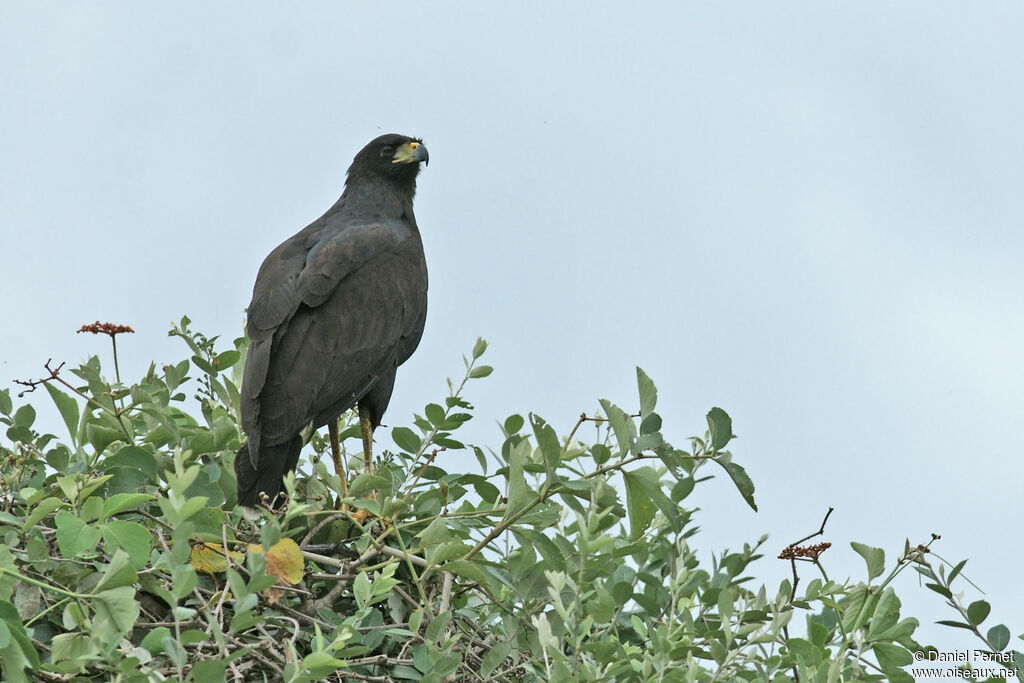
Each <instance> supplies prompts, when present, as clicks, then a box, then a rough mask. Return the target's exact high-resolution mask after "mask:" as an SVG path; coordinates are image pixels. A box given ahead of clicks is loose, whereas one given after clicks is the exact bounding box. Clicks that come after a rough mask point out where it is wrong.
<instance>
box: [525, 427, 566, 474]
mask: <svg viewBox="0 0 1024 683" xmlns="http://www.w3.org/2000/svg"><path fill="white" fill-rule="evenodd" d="M530 426H532V427H533V434H534V436H535V437H536V438H537V445H538V446H540V452H541V454H542V455H543V456H544V469H545V470H546V471H547V475H548V479H549V480H550V479H552V478H553V477H555V471H556V470H557V469H558V466H559V465H560V464H561V463H562V445H561V444H560V443H558V435H557V434H556V433H555V430H554V428H553V427H552V426H551V425H549V424H548V423H546V422H545V421H544V419H543V418H541V417H539V416H537V415H534V414H533V413H530Z"/></svg>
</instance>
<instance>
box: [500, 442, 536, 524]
mask: <svg viewBox="0 0 1024 683" xmlns="http://www.w3.org/2000/svg"><path fill="white" fill-rule="evenodd" d="M529 457H530V442H529V441H527V440H526V439H521V440H520V441H519V443H517V444H515V445H514V446H512V448H511V450H510V451H509V464H508V505H507V506H506V507H505V517H506V518H508V517H510V516H511V515H513V514H515V513H517V512H519V511H520V510H521V509H522V508H523V507H524V506H525V505H526V504H527V503H528V502H529V500H530V497H531V496H530V494H531V493H532V492H531V491H530V487H529V486H528V485H527V484H526V475H525V472H524V466H525V465H526V460H527V458H529Z"/></svg>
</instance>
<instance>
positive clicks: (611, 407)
mask: <svg viewBox="0 0 1024 683" xmlns="http://www.w3.org/2000/svg"><path fill="white" fill-rule="evenodd" d="M600 403H601V409H602V410H603V411H604V414H605V415H607V416H608V424H610V425H611V428H612V432H613V433H614V434H615V440H616V442H618V444H619V450H620V451H622V452H623V453H625V452H627V451H629V450H630V449H631V448H632V446H633V442H634V441H635V440H636V425H635V424H633V420H632V418H630V417H629V415H626V413H625V412H624V411H623V410H622V408H619V407H618V406H617V405H615V404H614V403H612V402H610V401H606V400H605V399H603V398H602V399H601V401H600Z"/></svg>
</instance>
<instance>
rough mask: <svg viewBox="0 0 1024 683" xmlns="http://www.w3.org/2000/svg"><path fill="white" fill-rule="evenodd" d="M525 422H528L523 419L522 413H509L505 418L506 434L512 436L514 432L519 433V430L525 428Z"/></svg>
mask: <svg viewBox="0 0 1024 683" xmlns="http://www.w3.org/2000/svg"><path fill="white" fill-rule="evenodd" d="M524 424H526V423H525V421H524V420H523V416H522V415H509V416H508V417H507V418H505V425H504V430H505V436H512V435H513V434H518V433H519V430H520V429H522V428H523V425H524Z"/></svg>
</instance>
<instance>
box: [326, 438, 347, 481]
mask: <svg viewBox="0 0 1024 683" xmlns="http://www.w3.org/2000/svg"><path fill="white" fill-rule="evenodd" d="M327 433H328V435H330V437H331V458H332V459H333V460H334V471H335V472H337V473H338V477H340V478H341V497H342V498H347V497H348V477H347V476H346V475H345V464H344V463H343V462H341V440H340V439H339V438H338V422H337V420H331V421H330V422H328V423H327Z"/></svg>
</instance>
